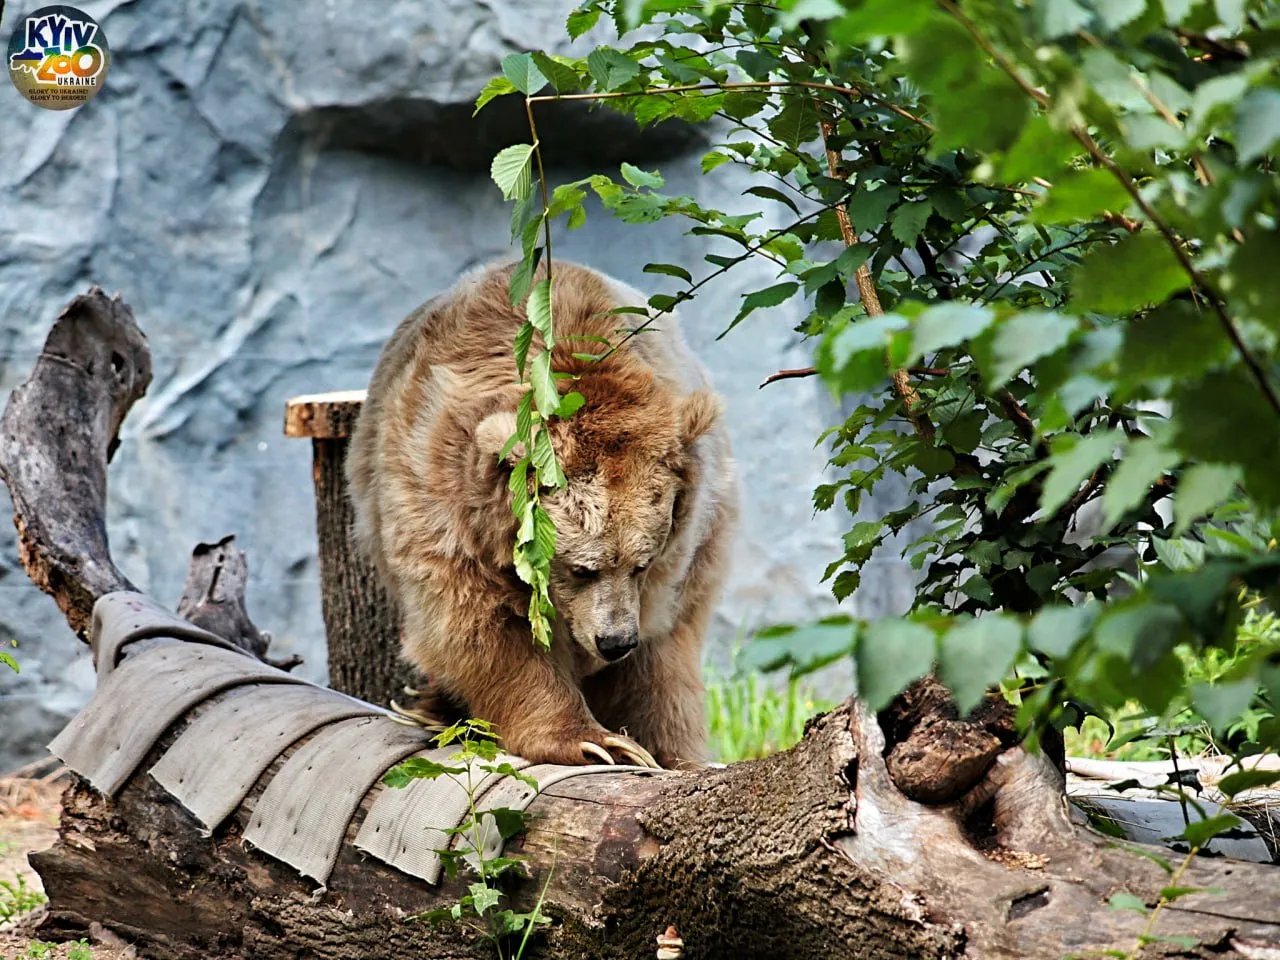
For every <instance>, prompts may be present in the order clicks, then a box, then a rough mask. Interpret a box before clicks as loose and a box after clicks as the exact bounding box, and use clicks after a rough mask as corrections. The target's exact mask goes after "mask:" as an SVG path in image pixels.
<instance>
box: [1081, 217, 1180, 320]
mask: <svg viewBox="0 0 1280 960" xmlns="http://www.w3.org/2000/svg"><path fill="white" fill-rule="evenodd" d="M1189 282H1190V281H1189V280H1188V279H1187V275H1186V274H1185V273H1184V272H1183V270H1182V267H1181V266H1179V265H1178V261H1177V260H1175V259H1174V256H1173V254H1172V253H1171V252H1170V250H1169V247H1168V245H1167V244H1166V243H1165V241H1164V238H1163V237H1161V236H1160V235H1159V234H1157V233H1155V232H1154V231H1151V230H1144V231H1142V232H1141V233H1134V234H1130V235H1129V236H1127V237H1124V238H1123V239H1122V240H1120V242H1119V243H1117V244H1115V245H1114V246H1112V247H1102V248H1097V249H1094V250H1091V251H1090V252H1089V254H1088V255H1087V256H1086V257H1085V259H1084V262H1083V263H1081V264H1080V266H1079V268H1078V269H1077V270H1076V272H1075V275H1074V277H1073V278H1072V304H1073V305H1074V306H1075V307H1076V308H1078V309H1080V310H1091V311H1095V312H1097V313H1106V314H1113V315H1123V314H1127V313H1131V312H1132V311H1134V310H1136V309H1138V308H1139V307H1143V306H1147V305H1148V304H1157V303H1162V302H1163V301H1164V300H1165V298H1166V297H1168V296H1169V294H1171V293H1174V292H1175V291H1178V290H1185V289H1186V288H1187V286H1188V284H1189Z"/></svg>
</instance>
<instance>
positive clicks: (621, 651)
mask: <svg viewBox="0 0 1280 960" xmlns="http://www.w3.org/2000/svg"><path fill="white" fill-rule="evenodd" d="M639 643H640V631H639V630H629V631H626V632H624V633H604V634H600V635H599V636H598V637H596V649H597V650H599V651H600V656H602V657H604V658H605V659H606V660H608V661H609V662H610V663H613V662H614V661H615V660H621V659H622V658H623V657H625V656H626V655H627V654H628V653H630V652H631V651H632V650H634V649H635V648H636V646H637V645H638V644H639Z"/></svg>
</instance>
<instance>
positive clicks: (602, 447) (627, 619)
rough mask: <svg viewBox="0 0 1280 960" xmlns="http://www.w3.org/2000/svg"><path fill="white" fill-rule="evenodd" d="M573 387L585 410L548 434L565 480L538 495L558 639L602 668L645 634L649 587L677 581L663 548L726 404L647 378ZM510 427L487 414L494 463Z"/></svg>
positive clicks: (588, 380) (500, 416)
mask: <svg viewBox="0 0 1280 960" xmlns="http://www.w3.org/2000/svg"><path fill="white" fill-rule="evenodd" d="M571 389H575V390H578V391H580V392H581V393H582V394H583V396H584V397H585V398H586V402H585V404H584V405H583V407H582V409H581V410H579V411H578V413H577V414H575V415H574V416H573V417H572V418H570V419H568V420H563V421H561V420H557V421H553V422H552V424H551V427H550V432H551V439H552V446H553V448H554V449H555V451H556V455H557V458H558V459H559V461H560V464H561V467H562V469H563V470H564V472H565V476H566V478H567V481H568V482H567V484H566V486H565V487H564V488H563V489H560V490H556V491H554V492H552V491H546V492H544V493H543V495H542V504H543V506H544V508H545V509H546V511H547V513H548V514H549V515H550V517H551V519H552V520H553V521H554V522H555V525H556V554H555V559H554V561H553V562H552V566H551V599H552V601H553V602H554V603H555V606H556V611H557V614H558V618H559V621H560V623H561V624H562V625H563V627H564V631H563V633H567V635H568V636H569V637H571V638H572V640H573V642H574V643H575V644H576V645H577V646H578V647H580V648H581V649H582V651H583V652H584V653H585V654H586V655H587V657H588V658H589V660H591V661H593V662H594V663H596V664H597V666H598V667H602V666H604V665H605V664H607V663H613V662H615V661H618V660H621V659H622V658H623V657H625V656H627V655H628V654H629V653H631V652H632V651H633V650H634V649H635V648H636V647H637V646H638V645H639V644H640V642H641V640H642V638H643V637H644V629H643V628H644V624H642V623H641V622H640V611H641V594H642V591H643V589H644V586H645V583H646V581H647V579H648V578H650V577H662V578H663V579H664V580H669V579H673V578H675V577H678V576H680V575H681V574H682V572H683V568H684V566H685V565H687V562H688V558H680V557H678V556H675V555H674V551H672V550H670V549H669V547H670V546H671V545H672V544H673V543H674V542H675V541H676V540H677V539H678V534H679V532H680V525H681V521H682V509H681V508H682V505H683V502H684V500H685V496H684V495H685V493H686V491H687V490H688V488H689V484H690V483H691V482H692V480H693V477H694V475H695V473H696V469H697V458H696V455H695V441H697V440H698V438H699V437H702V436H703V435H705V434H706V433H707V432H708V431H709V430H710V429H711V428H712V427H713V426H714V425H715V423H716V421H717V419H718V418H719V416H720V411H721V402H720V399H719V398H718V397H717V396H716V395H715V394H714V393H712V392H710V391H709V390H697V391H694V392H693V393H688V394H679V393H677V392H674V391H672V390H671V389H670V388H668V387H665V386H663V385H660V384H658V383H656V382H655V381H654V380H653V378H652V377H651V376H649V375H647V374H646V375H634V374H633V375H631V376H608V375H604V376H602V375H596V376H587V377H583V378H582V379H581V380H579V381H578V382H576V383H573V384H572V385H571ZM514 430H515V416H514V414H513V413H510V412H508V411H501V412H498V413H494V414H491V415H489V416H488V417H486V418H485V419H484V420H483V421H481V423H480V424H479V425H478V427H477V429H476V441H477V444H478V445H479V446H480V447H481V449H482V450H483V451H485V452H487V453H489V454H490V455H494V454H496V453H498V452H499V451H500V450H501V449H502V447H503V445H504V444H505V443H506V441H507V438H508V437H510V436H511V434H512V433H513V432H514ZM521 453H522V451H516V452H515V453H514V454H512V457H513V459H514V458H516V457H518V456H519V455H520V454H521ZM490 462H492V461H490ZM677 566H678V567H679V569H676V567H677Z"/></svg>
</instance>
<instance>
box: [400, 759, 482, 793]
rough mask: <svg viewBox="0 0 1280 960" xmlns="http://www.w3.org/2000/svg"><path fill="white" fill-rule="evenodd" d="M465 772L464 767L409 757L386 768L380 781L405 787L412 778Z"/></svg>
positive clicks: (421, 778) (435, 776)
mask: <svg viewBox="0 0 1280 960" xmlns="http://www.w3.org/2000/svg"><path fill="white" fill-rule="evenodd" d="M464 772H466V768H465V767H460V766H457V765H449V764H443V763H438V762H437V761H435V760H432V759H430V758H428V757H410V758H409V759H408V760H403V761H401V762H400V763H398V764H396V765H395V766H394V767H392V768H391V769H390V770H388V771H387V772H386V773H385V774H383V776H382V782H383V783H385V784H386V785H387V786H389V787H394V788H396V789H399V788H401V787H407V786H408V785H409V784H410V783H412V782H413V781H414V780H437V779H439V778H440V777H445V776H457V775H458V774H460V773H464Z"/></svg>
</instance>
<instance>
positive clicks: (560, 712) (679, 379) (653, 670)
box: [347, 262, 737, 766]
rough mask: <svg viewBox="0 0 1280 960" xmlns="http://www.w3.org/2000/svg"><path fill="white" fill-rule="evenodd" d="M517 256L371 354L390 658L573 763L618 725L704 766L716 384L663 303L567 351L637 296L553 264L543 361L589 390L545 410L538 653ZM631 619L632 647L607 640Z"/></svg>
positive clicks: (725, 453) (476, 276) (373, 503)
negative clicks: (563, 406)
mask: <svg viewBox="0 0 1280 960" xmlns="http://www.w3.org/2000/svg"><path fill="white" fill-rule="evenodd" d="M510 272H511V266H510V265H509V264H507V265H498V266H491V267H487V268H485V269H483V270H480V271H477V272H476V273H473V274H470V275H468V276H466V277H464V278H463V279H462V280H461V281H459V283H458V284H457V285H456V286H455V287H454V288H453V289H452V290H451V291H449V292H448V293H446V294H443V295H442V296H440V297H437V298H436V299H434V300H432V301H430V302H429V303H427V304H425V305H424V306H423V307H421V308H419V309H418V310H417V311H415V312H414V313H413V314H411V315H410V316H409V317H408V318H407V319H406V320H405V321H404V322H403V323H402V324H401V325H400V327H399V328H398V329H397V330H396V332H395V334H394V335H393V337H392V339H391V341H390V342H389V343H388V345H387V347H386V349H385V350H384V351H383V355H382V357H381V359H380V361H379V363H378V367H377V370H376V371H375V373H374V377H373V382H372V384H371V386H370V388H369V394H368V398H367V400H366V402H365V405H364V408H363V411H362V413H361V416H360V421H359V423H358V425H357V429H356V432H355V436H354V438H353V440H352V446H351V453H350V457H349V460H348V467H347V472H348V477H349V480H350V487H351V494H352V499H353V501H354V503H355V507H356V518H357V519H356V523H357V534H358V539H359V542H360V543H361V546H362V548H363V549H365V550H366V551H368V553H369V554H370V555H371V556H372V557H373V558H374V560H375V561H376V563H377V565H378V567H379V569H380V571H381V572H382V575H383V577H384V579H386V581H387V582H388V584H389V585H390V586H391V588H392V589H393V590H394V592H395V593H396V595H397V597H398V599H399V603H400V608H401V610H402V611H403V618H404V619H403V627H402V646H403V652H404V655H405V656H406V657H407V658H408V659H409V660H410V661H411V662H413V663H414V664H416V665H417V666H418V667H420V668H421V669H422V670H423V671H424V672H425V673H426V674H427V675H428V676H430V677H431V678H432V681H433V684H435V685H436V686H437V687H438V689H439V690H440V691H441V693H442V694H443V695H444V696H445V697H447V698H449V699H452V700H454V701H460V702H462V703H463V704H465V707H466V708H467V709H468V710H469V711H470V712H471V713H472V714H473V715H475V716H478V717H483V718H485V719H487V720H490V721H492V722H493V723H494V724H495V725H496V726H497V728H498V731H499V733H500V735H501V737H502V739H503V742H504V745H505V746H506V748H507V749H508V750H510V751H511V752H513V753H516V754H519V755H521V756H524V757H526V758H528V759H530V760H533V761H535V762H555V763H584V762H588V758H586V757H584V755H583V752H582V749H581V747H580V743H581V742H582V741H591V742H594V743H597V744H603V743H604V738H605V737H607V736H609V735H610V733H611V732H619V733H625V734H626V735H628V736H630V737H631V738H633V739H634V740H635V741H636V742H638V743H639V744H641V745H642V746H644V747H645V748H647V749H648V750H649V751H650V752H651V753H652V754H653V755H654V756H655V757H656V758H657V759H658V761H659V763H661V764H662V765H663V766H678V765H682V764H697V763H701V762H703V760H704V759H705V757H704V753H705V739H706V731H705V721H704V719H703V708H702V699H703V689H702V681H701V653H702V644H703V639H704V635H705V633H706V630H707V626H708V621H709V619H710V616H711V612H712V610H713V608H714V606H715V603H716V601H717V599H718V598H719V594H720V590H721V587H722V584H723V580H724V576H725V572H726V564H727V560H728V551H729V538H730V537H731V535H732V528H733V526H734V524H735V521H736V517H737V497H736V481H735V479H734V475H733V464H732V460H731V457H730V452H729V444H728V439H727V433H726V431H725V428H724V425H723V423H722V421H721V417H720V412H721V405H720V401H719V399H718V398H717V397H716V396H715V394H713V393H712V392H711V391H710V389H709V386H708V381H707V376H706V373H705V370H704V369H703V368H702V366H701V364H699V363H698V361H697V360H696V359H695V358H694V356H693V355H692V353H691V352H690V351H689V349H688V347H687V346H686V345H685V343H684V340H683V338H682V337H681V334H680V332H679V328H678V327H677V326H676V323H675V320H674V318H673V317H665V318H663V319H662V320H661V321H659V323H658V324H657V325H656V326H657V329H656V330H654V331H651V332H646V333H644V334H641V335H639V336H636V337H634V338H633V339H631V340H630V341H629V342H628V343H627V344H626V345H625V346H624V347H622V349H620V350H618V351H617V352H616V353H614V354H613V355H612V356H610V357H608V358H607V359H605V360H603V361H601V362H594V361H584V360H579V359H576V358H574V357H573V356H572V354H573V353H574V352H580V353H581V352H587V353H594V352H598V351H599V350H600V346H599V343H598V341H597V340H595V339H589V338H600V337H603V338H608V339H610V340H617V339H618V336H617V331H618V328H619V326H620V325H621V324H620V320H623V319H626V315H610V314H609V311H610V310H611V309H612V308H614V307H618V306H625V305H634V304H640V303H643V302H644V298H643V297H642V295H640V294H639V293H637V292H636V291H634V290H631V289H629V288H627V287H625V286H623V285H622V284H620V283H618V282H617V281H613V280H611V279H609V278H608V277H605V276H604V275H602V274H599V273H597V272H595V271H592V270H589V269H587V268H585V267H580V266H577V265H574V264H568V263H560V262H557V263H556V264H555V269H554V281H555V282H554V284H553V290H554V301H553V316H554V318H555V326H556V332H557V339H558V342H557V346H556V349H555V351H554V354H553V368H554V369H556V370H558V371H563V372H567V373H570V374H572V375H574V377H575V379H573V380H565V381H561V383H562V387H563V389H565V390H568V389H574V390H577V391H578V392H580V393H581V394H582V395H583V396H584V397H585V398H586V403H585V405H584V406H583V408H582V409H581V410H580V411H579V412H578V413H577V414H576V415H575V416H574V417H572V418H571V419H569V420H566V421H553V423H552V426H551V437H552V444H553V446H554V448H555V450H556V453H557V456H558V457H559V460H560V463H561V465H562V467H563V468H564V471H565V474H566V476H567V477H568V485H567V487H566V488H565V489H564V490H561V491H556V492H554V493H549V492H544V494H543V502H544V505H545V507H546V509H547V511H548V513H549V514H550V515H551V517H552V519H553V520H554V521H555V523H556V528H557V546H556V559H555V561H554V563H553V567H552V584H551V595H552V599H553V600H554V602H555V604H556V609H557V611H558V617H557V619H556V624H555V639H554V642H553V643H552V649H551V651H550V652H544V651H541V650H539V649H538V648H536V647H535V646H534V644H533V642H532V640H531V637H530V631H529V624H528V621H527V619H526V609H527V603H528V588H527V587H525V586H524V585H523V584H522V583H520V581H519V580H518V578H517V577H516V575H515V571H514V567H513V562H512V544H513V542H514V537H515V520H514V518H513V516H512V514H511V510H510V493H509V492H508V485H507V481H508V478H509V476H510V466H509V464H508V463H500V462H499V460H498V454H499V452H500V451H501V449H502V447H503V445H504V444H505V442H506V440H507V438H508V437H509V436H510V435H511V434H512V432H513V431H514V424H515V417H514V411H515V408H516V404H517V401H518V400H519V397H520V393H521V390H522V388H521V387H520V386H519V385H518V384H517V382H516V376H515V363H514V360H513V359H512V340H513V337H514V334H515V331H516V329H517V327H518V326H519V324H520V323H522V322H523V320H524V314H523V311H522V310H520V309H517V308H514V307H512V305H511V303H510V300H509V297H508V281H509V277H510ZM575 338H576V339H575ZM584 338H586V339H584ZM536 349H537V347H536V346H535V350H536ZM637 635H638V645H637V646H636V647H635V648H634V650H633V651H632V652H631V653H630V654H629V655H627V656H626V657H625V658H624V659H621V660H618V661H617V662H608V660H607V659H606V658H605V657H604V655H603V654H602V652H601V651H603V650H606V649H607V647H608V645H609V644H610V643H611V642H616V641H618V639H619V638H628V642H634V641H635V639H636V637H637ZM601 641H603V642H601Z"/></svg>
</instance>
